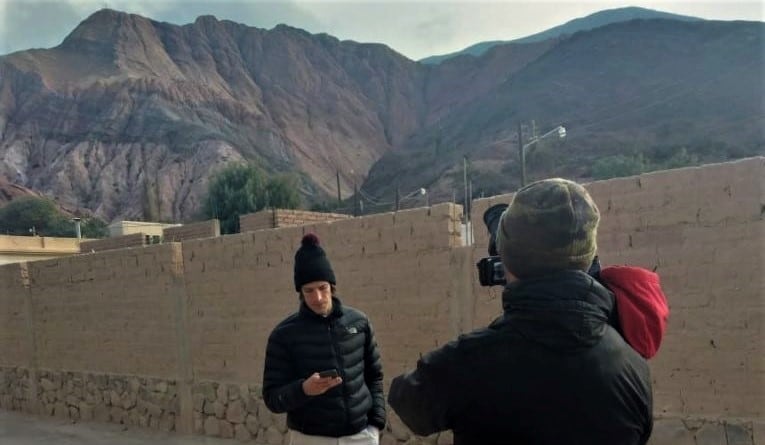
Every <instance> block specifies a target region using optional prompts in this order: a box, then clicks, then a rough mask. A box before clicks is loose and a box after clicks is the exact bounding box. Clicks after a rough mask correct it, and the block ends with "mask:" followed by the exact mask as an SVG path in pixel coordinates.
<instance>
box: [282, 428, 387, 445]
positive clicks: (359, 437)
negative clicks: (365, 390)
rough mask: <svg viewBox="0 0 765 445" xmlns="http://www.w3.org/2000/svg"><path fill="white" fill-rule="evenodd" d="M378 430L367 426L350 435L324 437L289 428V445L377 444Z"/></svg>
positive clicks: (378, 438) (378, 441)
mask: <svg viewBox="0 0 765 445" xmlns="http://www.w3.org/2000/svg"><path fill="white" fill-rule="evenodd" d="M379 443H380V431H378V430H377V428H375V427H373V426H368V427H366V428H364V429H363V430H361V431H360V432H358V433H356V434H354V435H352V436H343V437H326V436H309V435H308V434H303V433H301V432H299V431H295V430H290V445H378V444H379Z"/></svg>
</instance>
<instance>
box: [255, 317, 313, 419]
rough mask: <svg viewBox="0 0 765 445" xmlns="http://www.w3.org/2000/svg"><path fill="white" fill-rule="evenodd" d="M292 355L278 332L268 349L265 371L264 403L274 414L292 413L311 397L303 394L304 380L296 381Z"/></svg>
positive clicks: (272, 334)
mask: <svg viewBox="0 0 765 445" xmlns="http://www.w3.org/2000/svg"><path fill="white" fill-rule="evenodd" d="M292 369H293V368H292V364H291V362H290V354H289V350H288V349H287V345H285V344H284V343H283V342H282V341H281V340H280V339H279V336H278V334H277V332H276V331H274V332H272V333H271V336H270V337H269V338H268V346H267V347H266V360H265V365H264V369H263V401H264V402H265V404H266V406H267V407H268V409H270V410H271V411H273V412H274V413H283V412H287V411H292V410H294V409H296V408H299V407H301V406H302V405H304V404H305V403H306V402H307V401H308V400H309V398H310V397H309V396H308V395H306V394H305V392H303V380H305V379H295V377H294V373H293V372H292Z"/></svg>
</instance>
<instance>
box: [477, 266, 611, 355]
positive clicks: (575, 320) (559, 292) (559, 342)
mask: <svg viewBox="0 0 765 445" xmlns="http://www.w3.org/2000/svg"><path fill="white" fill-rule="evenodd" d="M502 306H503V309H504V316H503V317H501V318H500V319H498V320H497V321H496V322H495V323H493V324H492V327H495V328H496V327H500V326H504V325H506V326H508V327H512V328H513V329H516V330H518V331H520V332H521V333H522V334H523V335H524V336H525V337H527V338H529V339H531V340H532V341H535V342H539V343H542V344H545V345H546V346H549V347H552V348H556V349H557V348H565V349H570V348H576V347H586V346H591V345H593V344H595V343H597V342H598V341H599V339H600V338H601V337H602V336H603V334H604V333H605V329H606V326H607V325H608V320H609V317H610V316H611V313H612V311H613V309H614V296H613V294H612V293H611V292H610V291H609V290H608V289H606V288H605V287H603V286H602V285H601V284H600V283H598V282H597V281H596V280H595V279H594V278H593V277H591V276H589V275H587V274H586V273H585V272H581V271H575V270H566V271H560V272H555V273H552V274H549V275H545V276H541V277H536V278H533V279H526V280H520V281H516V282H514V283H511V284H509V285H507V286H506V287H505V290H504V292H503V293H502Z"/></svg>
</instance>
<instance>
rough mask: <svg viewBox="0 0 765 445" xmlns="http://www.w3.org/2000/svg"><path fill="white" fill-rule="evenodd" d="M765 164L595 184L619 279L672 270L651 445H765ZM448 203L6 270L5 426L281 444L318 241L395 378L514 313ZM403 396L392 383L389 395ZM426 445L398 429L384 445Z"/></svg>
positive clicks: (481, 241)
mask: <svg viewBox="0 0 765 445" xmlns="http://www.w3.org/2000/svg"><path fill="white" fill-rule="evenodd" d="M764 178H765V158H754V159H749V160H745V161H739V162H734V163H729V164H719V165H710V166H705V167H701V168H692V169H682V170H675V171H669V172H661V173H654V174H649V175H642V176H640V177H633V178H623V179H618V180H612V181H603V182H596V183H593V184H589V185H588V188H589V189H590V190H591V191H592V193H593V196H594V197H595V200H596V201H597V203H598V205H599V206H600V208H601V211H602V214H603V218H602V223H601V229H600V252H601V256H602V259H603V263H604V264H615V263H630V264H635V265H640V266H644V267H648V268H653V267H657V271H658V272H659V273H660V274H661V277H662V280H663V285H664V287H665V290H666V292H667V295H668V297H669V299H670V306H671V309H672V316H671V320H670V325H669V332H668V334H667V337H666V339H665V343H664V344H663V346H662V350H661V351H660V352H659V355H658V356H657V357H656V358H655V359H653V360H652V361H651V367H652V372H653V376H654V385H655V386H654V389H655V411H656V414H657V417H658V419H657V423H656V429H655V434H654V437H653V439H652V441H651V445H669V444H685V443H687V444H696V445H707V444H712V443H715V444H716V443H721V444H728V445H733V444H739V443H741V444H750V445H751V444H755V445H764V444H765V437H763V418H764V417H765V414H764V413H763V406H764V405H765V403H763V402H764V401H765V394H763V388H765V366H764V363H763V360H765V350H764V349H763V348H765V338H764V336H765V330H764V329H763V317H764V316H765V306H763V296H764V295H765V286H764V284H763V273H762V272H763V266H764V265H763V256H764V255H763V250H764V249H765V245H764V244H763V243H764V242H765V220H764V219H763V217H764V216H763V215H764V214H765V210H763V209H765V181H764ZM509 198H510V197H509V195H508V196H502V197H495V198H491V199H487V200H480V201H477V202H476V203H475V205H474V207H473V209H474V212H473V220H474V221H477V224H478V225H477V226H476V230H475V238H476V246H475V247H460V245H461V240H460V238H459V220H460V217H461V215H460V213H461V208H460V207H459V206H454V205H450V204H442V205H437V206H433V207H431V208H426V209H413V210H407V211H400V212H397V213H387V214H380V215H373V216H367V217H362V218H351V219H343V220H339V221H334V222H321V223H314V224H311V225H307V226H301V227H286V228H279V229H273V230H259V231H253V232H246V233H240V234H237V235H227V236H223V237H215V238H207V239H195V240H188V241H184V242H182V243H169V244H163V245H154V246H146V247H141V248H130V249H120V250H112V251H107V252H97V253H95V254H91V255H82V256H76V257H67V258H64V259H56V260H45V261H39V262H34V263H21V264H13V265H6V266H0V309H1V310H2V312H0V321H3V322H4V323H3V324H2V325H0V407H2V408H4V409H22V410H27V411H31V412H42V413H47V414H52V415H58V416H61V417H69V418H72V419H96V420H99V421H111V422H117V423H125V424H130V425H144V426H149V427H154V428H157V429H166V430H177V431H183V432H195V433H197V434H208V435H219V436H223V437H235V436H236V437H239V438H240V439H242V440H253V441H255V442H256V443H268V444H278V443H281V442H282V441H283V440H284V439H283V437H284V433H285V431H286V430H285V425H284V418H283V416H272V415H270V414H269V413H267V412H266V411H265V408H264V406H263V405H262V400H260V397H259V392H260V390H259V386H258V384H259V383H260V377H261V372H262V367H263V363H262V361H263V354H264V350H265V341H266V338H267V335H268V333H269V332H270V330H271V329H272V328H273V326H274V325H275V324H276V323H277V322H278V321H280V320H281V319H282V318H284V317H285V316H287V315H288V314H289V313H291V312H292V311H294V310H295V309H296V308H297V295H296V292H295V291H294V289H293V287H292V259H293V255H294V252H295V249H296V248H297V246H298V244H299V240H300V238H301V237H302V235H303V234H304V233H306V232H308V231H311V232H315V233H317V234H318V236H319V237H320V238H321V242H322V245H323V246H324V248H325V249H326V250H327V252H328V254H329V255H330V258H331V260H332V263H333V266H334V268H335V272H336V275H337V277H338V294H339V296H340V297H341V298H342V299H343V301H344V302H345V303H346V304H350V305H352V306H355V307H357V308H359V309H361V310H363V311H364V312H366V313H367V314H369V315H370V317H371V320H372V322H373V324H374V327H375V329H376V332H377V336H378V341H379V343H380V347H381V350H382V354H383V359H384V365H385V371H386V376H387V379H388V381H389V379H390V378H391V377H393V376H394V375H396V374H398V373H400V372H402V371H404V370H406V369H409V368H411V367H413V366H414V364H415V362H416V360H417V358H418V357H419V354H420V353H421V352H425V351H427V350H430V349H432V348H434V347H436V346H438V345H441V344H443V343H444V342H445V341H447V340H449V339H452V338H454V336H456V335H457V334H458V333H461V332H465V331H468V330H470V329H473V328H475V327H480V326H484V325H485V324H486V323H487V322H488V321H489V320H490V319H492V318H493V317H494V316H496V315H498V314H499V312H500V307H501V305H500V300H499V297H500V292H499V290H498V289H485V288H480V287H479V286H477V283H476V277H475V268H474V262H475V260H476V259H477V258H478V257H481V256H484V255H485V245H486V236H485V233H484V229H483V227H482V225H481V223H480V217H481V215H482V212H483V209H485V208H486V207H488V205H489V204H490V203H491V202H493V201H497V200H509ZM386 384H387V382H386ZM450 437H451V436H450V434H448V433H444V434H441V435H439V436H438V437H432V438H428V439H422V440H420V439H416V438H412V437H411V435H410V433H409V432H408V431H407V430H406V428H404V427H403V425H402V424H401V423H400V421H399V420H397V419H396V417H395V416H392V418H391V423H390V426H389V427H388V432H387V434H386V435H385V436H384V443H385V444H393V443H404V442H406V443H409V444H410V445H412V444H415V443H441V444H448V443H451V439H450Z"/></svg>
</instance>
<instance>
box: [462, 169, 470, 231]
mask: <svg viewBox="0 0 765 445" xmlns="http://www.w3.org/2000/svg"><path fill="white" fill-rule="evenodd" d="M462 180H463V181H464V183H465V201H464V202H463V203H464V205H463V206H462V213H464V214H465V218H464V219H465V230H466V231H467V234H468V235H467V242H468V243H470V235H469V234H470V210H469V206H470V202H469V201H468V199H469V198H468V180H467V155H465V156H463V157H462Z"/></svg>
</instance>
